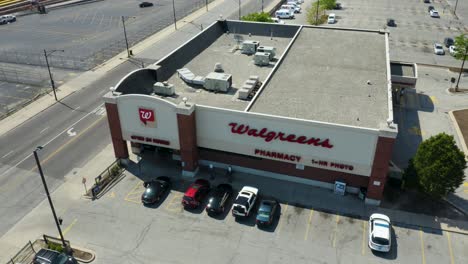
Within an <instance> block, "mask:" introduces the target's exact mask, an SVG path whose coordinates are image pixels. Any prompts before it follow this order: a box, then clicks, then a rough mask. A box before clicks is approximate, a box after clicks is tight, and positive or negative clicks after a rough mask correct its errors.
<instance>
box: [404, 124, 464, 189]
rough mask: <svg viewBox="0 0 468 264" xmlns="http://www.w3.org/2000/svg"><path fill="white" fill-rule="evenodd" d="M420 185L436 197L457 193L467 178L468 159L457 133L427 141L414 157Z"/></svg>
mask: <svg viewBox="0 0 468 264" xmlns="http://www.w3.org/2000/svg"><path fill="white" fill-rule="evenodd" d="M411 165H412V166H410V167H412V168H411V170H414V171H413V172H410V171H408V170H407V171H405V173H409V174H411V173H416V177H417V179H418V186H419V188H420V189H421V190H422V191H423V192H425V193H427V194H429V195H430V196H432V197H434V198H441V197H445V196H447V194H449V193H453V192H454V191H455V190H456V189H457V188H458V187H459V186H460V185H461V184H462V183H463V181H464V178H465V175H464V169H465V168H466V160H465V155H464V154H463V152H462V151H461V150H460V149H458V147H457V145H456V144H455V140H454V138H453V136H450V135H447V134H445V133H441V134H438V135H435V136H432V137H430V138H429V139H427V140H425V141H423V142H422V143H421V144H420V145H419V147H418V150H417V151H416V155H415V156H414V158H413V161H412V164H411Z"/></svg>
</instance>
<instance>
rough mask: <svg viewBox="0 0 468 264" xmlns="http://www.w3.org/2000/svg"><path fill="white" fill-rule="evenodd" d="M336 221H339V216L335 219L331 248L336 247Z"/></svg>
mask: <svg viewBox="0 0 468 264" xmlns="http://www.w3.org/2000/svg"><path fill="white" fill-rule="evenodd" d="M338 221H340V215H336V218H335V232H333V244H332V246H333V248H335V247H336V233H338Z"/></svg>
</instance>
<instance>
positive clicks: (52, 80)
mask: <svg viewBox="0 0 468 264" xmlns="http://www.w3.org/2000/svg"><path fill="white" fill-rule="evenodd" d="M56 51H61V52H63V51H64V50H52V51H50V52H49V53H47V50H45V49H44V57H45V61H46V64H47V70H48V71H49V78H50V85H52V91H53V92H54V97H55V101H58V99H57V92H56V91H55V82H54V79H53V78H52V72H51V71H50V65H49V58H48V57H47V56H49V55H52V53H54V52H56Z"/></svg>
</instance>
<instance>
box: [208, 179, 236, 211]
mask: <svg viewBox="0 0 468 264" xmlns="http://www.w3.org/2000/svg"><path fill="white" fill-rule="evenodd" d="M231 195H232V187H231V185H229V184H220V185H218V186H217V187H216V188H215V189H214V190H213V191H212V192H211V193H210V195H209V196H208V204H207V205H206V212H207V213H208V214H219V213H223V212H224V210H225V209H226V205H227V203H228V200H229V197H231Z"/></svg>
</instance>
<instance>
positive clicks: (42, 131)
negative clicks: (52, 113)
mask: <svg viewBox="0 0 468 264" xmlns="http://www.w3.org/2000/svg"><path fill="white" fill-rule="evenodd" d="M47 129H49V127H46V128H44V129H42V130H41V131H40V132H39V134H42V133H44V132H45V131H46V130H47Z"/></svg>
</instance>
